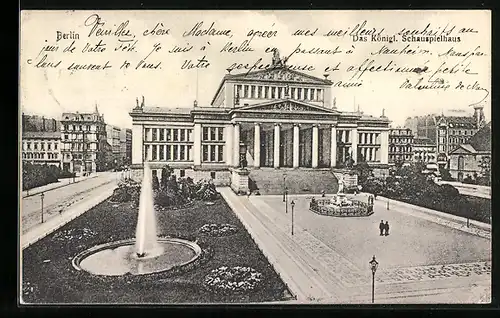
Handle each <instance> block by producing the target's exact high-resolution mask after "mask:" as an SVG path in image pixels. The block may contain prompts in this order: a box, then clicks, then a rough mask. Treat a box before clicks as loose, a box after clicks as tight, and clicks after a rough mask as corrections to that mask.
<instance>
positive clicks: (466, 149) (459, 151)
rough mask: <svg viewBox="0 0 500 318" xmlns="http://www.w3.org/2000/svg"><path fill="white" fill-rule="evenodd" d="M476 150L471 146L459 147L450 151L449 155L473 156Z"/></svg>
mask: <svg viewBox="0 0 500 318" xmlns="http://www.w3.org/2000/svg"><path fill="white" fill-rule="evenodd" d="M473 153H476V150H475V149H474V148H473V147H472V146H471V145H468V144H466V145H460V146H458V147H457V148H455V149H453V150H452V151H450V155H462V154H473Z"/></svg>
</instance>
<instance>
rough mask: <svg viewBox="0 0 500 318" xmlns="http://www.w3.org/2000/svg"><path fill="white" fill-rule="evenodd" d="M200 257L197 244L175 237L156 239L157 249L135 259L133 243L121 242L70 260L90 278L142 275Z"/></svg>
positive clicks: (98, 246) (83, 253)
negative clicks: (91, 276) (90, 276)
mask: <svg viewBox="0 0 500 318" xmlns="http://www.w3.org/2000/svg"><path fill="white" fill-rule="evenodd" d="M200 254H201V248H200V247H199V246H198V244H196V243H194V242H191V241H186V240H182V239H177V238H161V239H158V247H157V248H156V249H155V250H153V251H149V252H148V253H147V254H146V255H145V256H144V257H137V254H136V252H135V240H123V241H116V242H111V243H106V244H102V245H97V246H94V247H92V248H90V249H88V250H86V251H84V252H82V253H80V254H78V255H77V256H76V257H75V258H74V259H73V266H74V267H75V268H76V269H77V270H84V271H87V272H89V273H91V274H94V275H103V276H121V275H125V274H127V273H130V274H132V275H145V274H152V273H158V272H163V271H167V270H169V269H171V268H172V267H174V266H177V267H179V266H185V265H188V264H190V263H191V262H193V261H195V260H196V259H197V258H198V257H199V256H200Z"/></svg>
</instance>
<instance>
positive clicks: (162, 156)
mask: <svg viewBox="0 0 500 318" xmlns="http://www.w3.org/2000/svg"><path fill="white" fill-rule="evenodd" d="M161 131H163V129H162V130H161ZM160 160H165V146H164V145H160Z"/></svg>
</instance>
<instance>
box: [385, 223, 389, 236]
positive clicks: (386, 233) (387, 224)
mask: <svg viewBox="0 0 500 318" xmlns="http://www.w3.org/2000/svg"><path fill="white" fill-rule="evenodd" d="M384 227H385V236H387V235H389V221H385V226H384Z"/></svg>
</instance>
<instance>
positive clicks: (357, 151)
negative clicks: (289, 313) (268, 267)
mask: <svg viewBox="0 0 500 318" xmlns="http://www.w3.org/2000/svg"><path fill="white" fill-rule="evenodd" d="M332 84H333V83H332V82H331V81H330V80H328V79H327V78H326V77H325V78H317V77H314V76H311V75H308V74H303V73H300V72H297V71H293V70H291V69H289V68H288V67H287V66H286V65H285V63H284V62H283V61H281V60H280V59H279V57H278V58H276V56H275V57H274V58H273V63H272V67H271V68H268V69H265V70H259V71H254V72H249V73H241V74H227V75H225V76H224V78H223V79H222V81H221V83H220V85H219V87H218V89H217V91H216V92H215V95H214V97H213V100H212V102H211V104H210V106H201V105H197V103H196V102H195V103H194V106H193V107H191V108H169V107H168V105H166V106H167V107H164V108H163V107H147V106H146V105H145V101H144V97H143V99H142V102H141V103H140V104H139V100H137V106H136V107H135V108H134V109H133V110H132V111H131V112H130V116H131V117H132V121H133V129H132V171H133V175H135V176H136V177H138V178H140V176H141V175H142V164H143V162H145V161H148V162H150V163H151V166H152V168H153V173H158V171H157V169H161V168H162V167H163V166H165V165H169V166H170V167H172V168H174V171H175V173H176V175H177V176H180V177H183V176H186V177H187V176H190V177H192V178H194V179H195V180H198V179H200V178H213V179H214V181H215V183H216V184H228V183H230V182H231V171H232V170H233V168H235V167H239V166H240V165H241V163H242V162H241V161H245V164H246V165H247V167H248V169H249V170H252V169H280V168H282V169H283V168H290V169H292V168H309V169H321V168H331V167H338V166H340V165H342V164H343V163H344V162H346V160H348V158H349V157H351V158H352V159H353V160H354V161H358V160H366V161H367V162H368V163H369V164H370V165H373V166H374V167H375V168H376V169H377V168H380V169H382V170H383V169H384V168H386V167H387V164H388V142H389V120H388V119H387V118H386V117H385V116H384V114H382V116H381V117H373V116H367V115H364V114H363V113H361V112H359V111H357V112H343V111H339V110H337V108H336V105H335V98H332V93H333V92H332ZM242 151H243V152H244V153H245V154H244V155H242V153H240V152H242ZM155 171H156V172H155Z"/></svg>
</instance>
